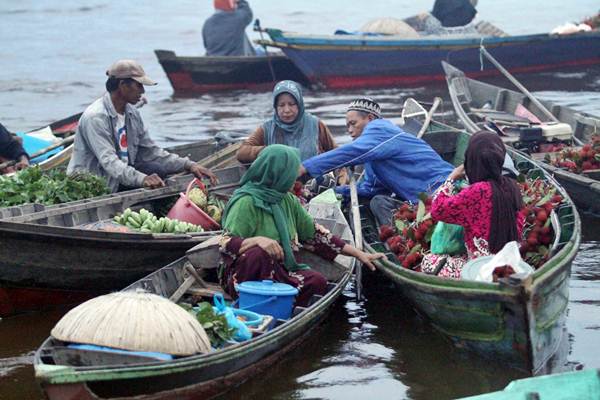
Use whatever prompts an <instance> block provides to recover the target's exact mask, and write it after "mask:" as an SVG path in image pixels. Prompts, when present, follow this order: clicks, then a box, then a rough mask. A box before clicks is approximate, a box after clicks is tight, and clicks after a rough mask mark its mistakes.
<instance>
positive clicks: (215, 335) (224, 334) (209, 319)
mask: <svg viewBox="0 0 600 400" xmlns="http://www.w3.org/2000/svg"><path fill="white" fill-rule="evenodd" d="M193 312H195V313H196V319H198V322H200V324H201V325H202V327H203V328H204V330H205V331H206V334H207V335H208V338H209V339H210V344H211V345H212V346H213V347H221V346H223V345H224V344H225V343H226V342H228V341H231V340H233V335H234V333H235V329H234V328H230V327H229V325H228V324H227V320H226V319H225V315H223V314H221V315H217V314H215V311H214V309H213V306H212V305H211V304H210V303H208V302H202V303H200V304H198V309H197V311H196V310H193Z"/></svg>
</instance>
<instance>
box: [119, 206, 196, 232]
mask: <svg viewBox="0 0 600 400" xmlns="http://www.w3.org/2000/svg"><path fill="white" fill-rule="evenodd" d="M114 221H115V222H116V223H118V224H121V225H125V226H126V227H128V228H130V229H135V230H139V231H141V232H144V233H192V232H203V231H204V229H202V227H201V226H198V225H194V224H190V223H189V222H183V221H177V220H175V219H170V218H167V217H161V218H157V217H156V215H154V214H152V213H151V212H150V211H148V210H146V209H145V208H142V209H141V210H140V212H139V213H138V212H135V211H132V210H131V209H130V208H128V209H126V210H125V211H123V214H120V215H117V216H115V218H114Z"/></svg>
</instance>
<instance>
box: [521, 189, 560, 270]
mask: <svg viewBox="0 0 600 400" xmlns="http://www.w3.org/2000/svg"><path fill="white" fill-rule="evenodd" d="M519 185H520V187H521V192H522V193H523V202H524V203H525V205H524V207H523V208H522V209H521V214H522V215H523V216H524V217H525V225H524V227H523V241H522V242H521V245H520V251H521V257H522V258H523V260H525V262H527V263H528V264H529V265H531V266H532V267H534V268H539V267H540V266H542V265H543V264H544V262H546V261H547V260H548V258H549V256H550V251H549V247H550V245H551V244H552V241H553V240H554V232H553V229H552V223H551V220H550V214H551V213H552V210H554V209H555V208H556V207H558V206H559V205H560V203H562V201H563V198H562V196H561V195H560V194H557V193H556V189H555V188H554V187H552V186H551V185H549V184H548V183H547V182H545V181H543V180H541V179H536V180H529V181H526V182H523V183H520V184H519Z"/></svg>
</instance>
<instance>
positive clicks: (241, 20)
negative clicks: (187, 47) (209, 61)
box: [202, 0, 256, 56]
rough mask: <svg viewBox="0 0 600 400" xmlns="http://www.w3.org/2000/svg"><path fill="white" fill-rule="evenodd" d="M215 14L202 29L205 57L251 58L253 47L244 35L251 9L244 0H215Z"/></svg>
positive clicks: (253, 52) (249, 20)
mask: <svg viewBox="0 0 600 400" xmlns="http://www.w3.org/2000/svg"><path fill="white" fill-rule="evenodd" d="M214 6H215V13H214V14H213V15H212V16H211V17H209V18H208V19H207V20H206V21H205V22H204V26H203V27H202V40H203V41H204V47H205V48H206V55H207V56H253V55H255V54H256V52H255V50H254V47H252V44H251V43H250V40H249V39H248V36H247V35H246V27H247V26H248V25H249V24H250V23H251V22H252V9H250V5H249V4H248V2H247V1H246V0H215V1H214Z"/></svg>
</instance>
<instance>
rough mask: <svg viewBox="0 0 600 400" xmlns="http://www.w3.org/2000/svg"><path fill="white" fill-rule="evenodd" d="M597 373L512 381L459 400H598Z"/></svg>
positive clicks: (585, 372) (572, 373)
mask: <svg viewBox="0 0 600 400" xmlns="http://www.w3.org/2000/svg"><path fill="white" fill-rule="evenodd" d="M599 398H600V370H597V369H587V370H583V371H574V372H565V373H562V374H556V375H545V376H537V377H534V378H527V379H518V380H514V381H512V382H511V383H510V384H509V385H508V386H507V387H506V388H505V389H504V390H501V391H498V392H493V393H487V394H482V395H479V396H470V397H465V398H463V399H462V400H529V399H536V400H571V399H599Z"/></svg>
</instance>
